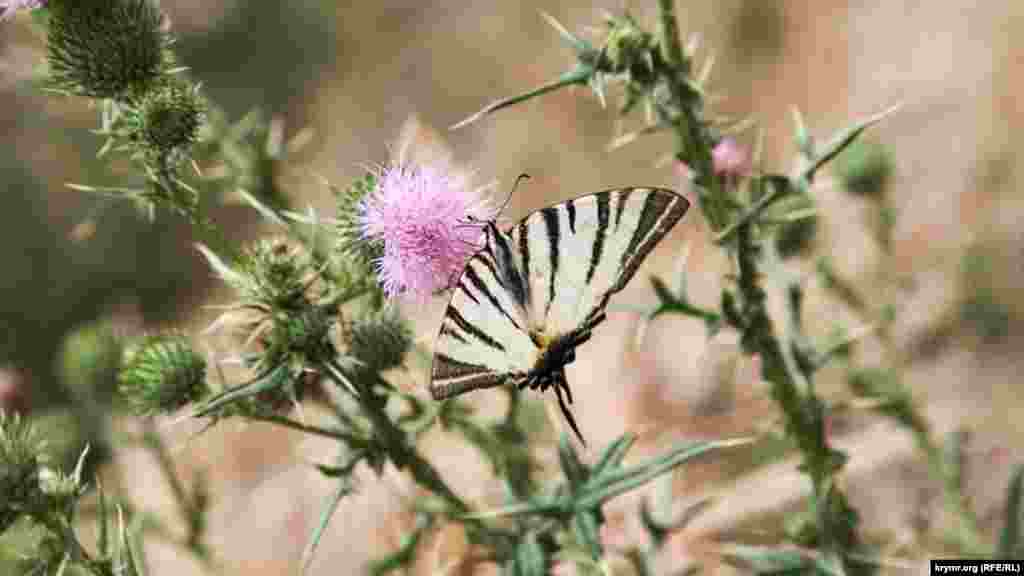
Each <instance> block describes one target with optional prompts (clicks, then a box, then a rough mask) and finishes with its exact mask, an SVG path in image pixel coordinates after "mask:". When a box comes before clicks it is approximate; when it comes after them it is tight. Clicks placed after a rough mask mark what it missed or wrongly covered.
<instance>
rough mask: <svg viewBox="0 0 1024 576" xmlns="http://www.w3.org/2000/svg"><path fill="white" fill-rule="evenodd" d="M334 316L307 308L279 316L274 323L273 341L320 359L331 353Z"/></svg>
mask: <svg viewBox="0 0 1024 576" xmlns="http://www.w3.org/2000/svg"><path fill="white" fill-rule="evenodd" d="M331 320H332V318H331V317H330V315H329V314H327V313H326V311H324V310H321V309H318V308H307V309H305V310H303V311H302V312H301V313H299V314H289V315H282V316H279V321H278V322H275V323H274V330H273V332H272V336H271V339H272V342H273V344H275V345H277V347H278V348H285V347H286V348H287V349H288V350H291V351H293V352H298V353H299V354H300V356H302V357H303V358H307V359H311V360H314V359H320V358H323V357H324V353H329V348H330V347H331V341H330V332H331V325H332V322H331Z"/></svg>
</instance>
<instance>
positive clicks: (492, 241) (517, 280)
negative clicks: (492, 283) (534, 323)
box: [486, 222, 528, 323]
mask: <svg viewBox="0 0 1024 576" xmlns="http://www.w3.org/2000/svg"><path fill="white" fill-rule="evenodd" d="M486 233H487V236H488V242H487V245H486V246H487V248H488V249H489V252H490V253H491V255H492V256H493V257H494V263H495V264H496V265H497V268H498V273H497V274H495V278H497V279H498V282H500V283H501V285H502V286H503V287H504V288H505V289H506V290H508V291H509V293H510V294H512V297H513V298H515V300H516V302H518V303H519V306H520V307H522V308H525V307H526V302H527V297H528V289H527V287H526V282H525V281H524V279H523V278H522V277H521V276H520V275H519V269H518V268H516V263H515V259H514V258H513V257H512V245H511V244H510V243H509V238H508V236H506V235H505V234H503V233H502V232H501V231H500V230H498V227H497V226H495V225H494V223H493V222H489V223H488V227H487V232H486ZM490 246H494V248H493V250H490ZM506 315H507V314H506ZM513 323H514V322H513Z"/></svg>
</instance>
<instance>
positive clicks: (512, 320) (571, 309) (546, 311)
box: [430, 188, 689, 399]
mask: <svg viewBox="0 0 1024 576" xmlns="http://www.w3.org/2000/svg"><path fill="white" fill-rule="evenodd" d="M688 207H689V202H687V200H686V199H685V198H683V197H682V196H679V195H678V194H676V193H675V192H672V191H670V190H665V189H659V188H625V189H617V190H607V191H604V192H598V193H596V194H590V195H587V196H581V197H579V198H575V199H573V200H569V201H566V202H562V203H560V204H555V205H553V206H549V207H547V208H544V209H542V210H538V211H537V212H534V213H532V214H531V215H529V216H528V217H527V218H525V219H524V220H522V221H521V222H520V223H519V224H518V225H517V226H515V227H514V228H513V229H512V231H511V233H510V234H505V233H502V232H501V231H499V230H498V229H497V228H496V227H495V226H494V225H493V224H489V225H488V227H487V229H486V241H485V245H484V248H483V249H481V250H480V252H478V253H477V254H476V255H474V256H473V257H472V258H471V259H470V260H469V262H468V263H467V265H466V268H465V270H464V271H463V274H462V276H461V277H460V279H459V281H458V283H457V284H456V287H455V292H454V294H453V296H452V299H451V302H450V303H449V305H448V308H447V310H446V311H445V316H444V319H443V320H442V323H441V329H440V333H439V334H438V338H437V343H436V346H435V352H434V363H433V369H432V374H431V386H430V391H431V394H432V395H433V397H434V398H435V399H442V398H447V397H449V396H453V395H456V394H461V393H463V392H467V391H469V390H473V389H476V388H485V387H490V386H497V385H501V384H503V383H507V382H516V383H522V382H523V381H524V379H526V378H527V376H528V375H532V376H537V363H538V360H539V359H540V357H541V356H542V355H543V353H544V351H545V350H544V349H542V347H543V346H546V345H547V344H550V343H552V342H554V341H557V340H559V338H560V337H567V336H568V335H572V334H579V333H580V332H581V331H584V330H589V328H592V327H593V326H595V325H596V324H597V323H599V322H600V321H601V319H602V318H603V314H602V313H603V311H604V308H605V306H606V305H607V303H608V299H609V298H610V297H611V296H612V294H614V293H616V292H618V291H620V290H622V288H624V287H625V285H626V284H627V283H628V282H629V280H630V279H631V278H632V277H633V275H634V274H635V273H636V270H637V269H638V268H639V266H640V264H641V263H642V262H643V260H644V258H645V257H646V256H647V254H648V253H649V252H650V251H651V249H653V248H654V246H655V245H656V244H657V243H658V242H659V241H660V240H661V238H662V237H664V235H665V234H666V233H667V232H668V231H669V230H670V229H671V228H672V227H673V226H674V225H675V224H676V222H678V221H679V219H680V218H682V216H683V214H685V213H686V210H687V208H688ZM553 368H555V369H557V370H559V371H560V370H561V368H562V367H561V366H557V367H553Z"/></svg>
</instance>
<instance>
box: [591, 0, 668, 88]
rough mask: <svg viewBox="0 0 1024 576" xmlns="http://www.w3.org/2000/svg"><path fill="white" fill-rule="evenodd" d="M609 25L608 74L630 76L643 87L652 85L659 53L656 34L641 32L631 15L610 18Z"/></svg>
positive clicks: (606, 51) (606, 47) (606, 42)
mask: <svg viewBox="0 0 1024 576" xmlns="http://www.w3.org/2000/svg"><path fill="white" fill-rule="evenodd" d="M606 24H607V25H608V36H607V38H606V39H605V45H604V52H603V53H604V57H605V58H606V59H607V61H606V62H605V64H606V65H607V68H608V72H610V73H612V74H624V73H628V74H629V76H630V80H632V81H634V82H639V83H640V84H644V85H648V84H651V83H653V82H654V80H655V78H656V76H655V74H654V57H655V55H656V54H657V53H658V41H657V40H656V39H655V37H654V34H651V33H650V32H646V31H644V30H643V29H641V28H640V26H639V25H637V23H636V21H635V20H634V19H633V17H632V16H630V15H629V14H625V15H623V16H621V17H609V18H608V19H607V20H606Z"/></svg>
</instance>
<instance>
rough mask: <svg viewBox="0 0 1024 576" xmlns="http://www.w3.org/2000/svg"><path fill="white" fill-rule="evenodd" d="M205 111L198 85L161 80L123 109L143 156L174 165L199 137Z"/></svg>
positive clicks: (133, 137)
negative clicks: (130, 105)
mask: <svg viewBox="0 0 1024 576" xmlns="http://www.w3.org/2000/svg"><path fill="white" fill-rule="evenodd" d="M205 114H206V102H205V101H204V100H203V98H202V96H201V95H200V94H199V86H197V85H187V84H184V83H182V82H164V83H161V85H160V86H159V87H158V88H155V89H153V90H151V91H149V92H147V93H146V94H145V95H144V96H143V97H142V99H141V100H140V101H139V103H138V106H133V107H131V108H129V109H128V110H127V111H126V114H125V122H126V124H127V127H128V130H129V132H128V133H129V135H130V137H131V139H132V140H134V141H135V143H136V144H137V145H138V146H140V148H141V150H140V151H141V152H142V154H143V155H144V157H146V158H158V159H162V160H164V161H166V162H167V163H168V164H169V165H172V166H173V165H176V164H179V163H180V162H181V161H182V160H185V159H187V158H188V155H189V149H190V148H191V146H192V145H193V144H195V143H196V142H197V141H198V140H199V133H200V129H201V128H202V127H203V122H204V120H205Z"/></svg>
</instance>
